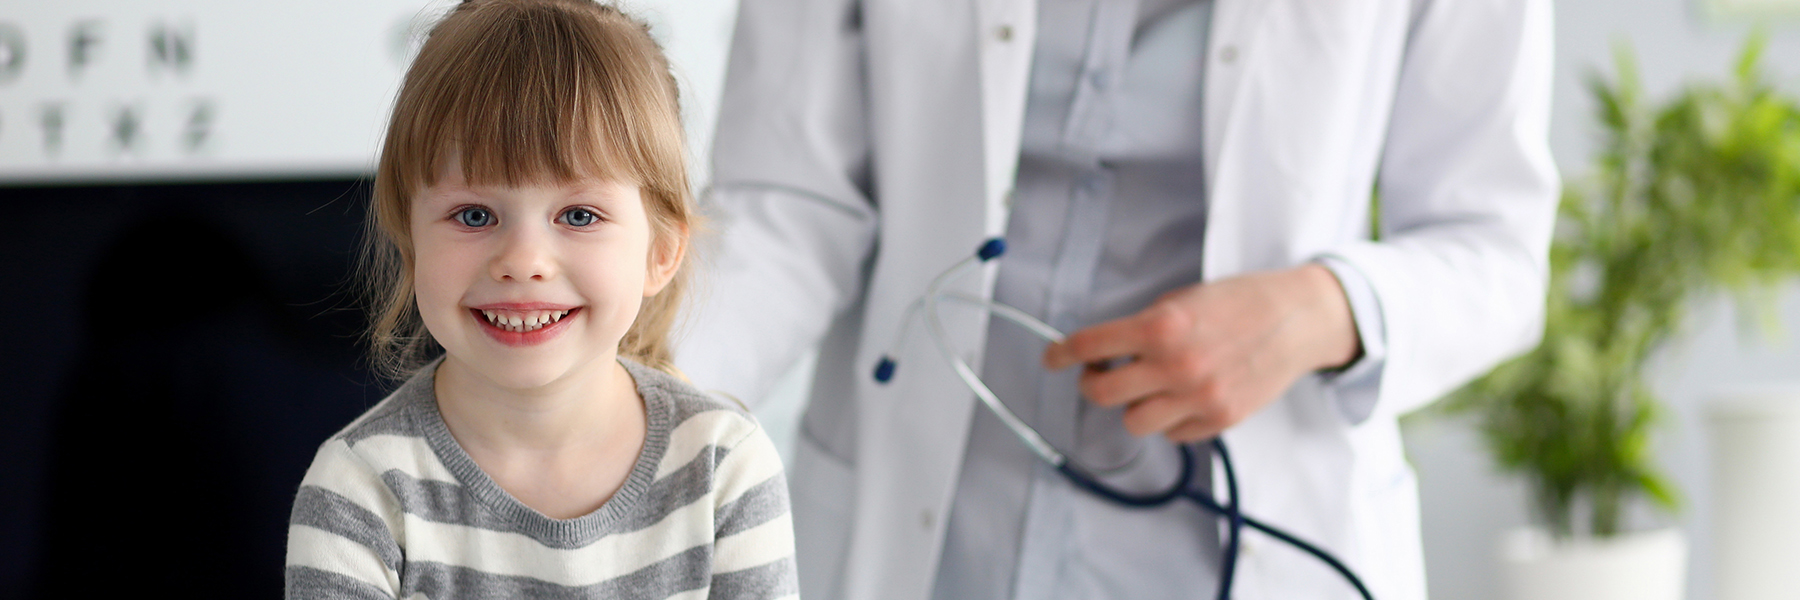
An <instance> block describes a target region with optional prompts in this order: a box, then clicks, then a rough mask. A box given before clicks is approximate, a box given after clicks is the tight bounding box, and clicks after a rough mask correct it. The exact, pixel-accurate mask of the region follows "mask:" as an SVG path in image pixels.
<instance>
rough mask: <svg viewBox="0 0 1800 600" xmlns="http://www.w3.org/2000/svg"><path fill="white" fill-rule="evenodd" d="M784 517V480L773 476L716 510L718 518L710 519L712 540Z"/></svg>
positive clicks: (786, 500)
mask: <svg viewBox="0 0 1800 600" xmlns="http://www.w3.org/2000/svg"><path fill="white" fill-rule="evenodd" d="M785 514H788V497H787V479H786V478H784V477H782V476H780V475H776V476H774V477H770V478H769V480H768V481H764V482H762V483H759V484H756V486H754V487H751V488H750V489H749V490H745V491H744V495H742V496H739V497H738V499H736V500H732V501H731V502H729V503H727V504H726V505H725V506H721V507H719V514H718V515H717V516H714V517H713V521H715V524H714V527H715V528H716V529H715V533H714V534H713V537H714V538H715V539H716V538H722V537H725V536H728V535H733V534H736V533H739V532H742V531H744V530H746V529H750V528H752V527H756V526H757V525H761V524H763V523H767V522H769V520H770V519H774V518H777V517H780V516H782V515H785Z"/></svg>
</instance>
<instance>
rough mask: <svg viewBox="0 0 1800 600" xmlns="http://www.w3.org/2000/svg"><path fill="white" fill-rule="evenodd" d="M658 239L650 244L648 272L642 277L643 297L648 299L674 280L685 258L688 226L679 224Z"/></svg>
mask: <svg viewBox="0 0 1800 600" xmlns="http://www.w3.org/2000/svg"><path fill="white" fill-rule="evenodd" d="M657 237H659V238H660V239H657V240H655V241H654V242H652V243H651V244H650V265H649V272H648V273H645V276H644V297H645V298H649V297H651V296H655V295H656V294H657V293H659V292H661V291H662V290H663V288H664V287H667V286H668V285H669V281H670V280H673V279H675V272H676V271H679V270H681V261H682V260H684V259H686V258H687V249H688V226H687V223H681V224H678V225H676V226H675V231H673V232H670V234H669V235H663V236H657Z"/></svg>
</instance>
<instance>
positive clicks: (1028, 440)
mask: <svg viewBox="0 0 1800 600" xmlns="http://www.w3.org/2000/svg"><path fill="white" fill-rule="evenodd" d="M1005 252H1006V240H1004V239H1002V238H993V239H989V240H987V241H986V242H984V243H982V244H981V247H980V248H977V249H976V250H975V255H974V256H971V257H968V258H965V259H963V260H962V261H960V262H958V263H956V264H955V265H954V266H951V267H950V268H949V269H948V270H945V271H944V272H943V274H941V275H938V276H937V278H936V279H933V280H931V285H930V286H928V287H926V288H925V295H923V296H920V297H919V298H918V299H917V300H914V301H913V303H912V304H911V305H909V306H907V308H906V314H905V316H904V317H903V318H902V319H901V320H900V332H899V334H898V335H896V336H895V340H894V345H893V346H892V347H891V349H890V351H889V352H888V353H886V354H883V355H882V356H881V361H880V362H879V363H876V365H875V381H876V382H877V383H881V384H886V383H887V382H889V381H892V380H893V378H894V369H895V367H897V366H898V365H897V363H896V362H895V361H894V358H893V357H894V356H895V355H896V354H897V351H898V350H899V349H901V348H903V347H904V346H905V344H906V333H907V331H908V330H910V327H909V325H910V324H911V323H912V321H913V319H915V318H917V317H919V316H920V315H921V314H923V315H924V318H925V325H926V328H927V331H928V332H929V333H930V335H931V339H932V341H933V342H935V343H936V345H937V349H938V353H939V354H940V355H942V356H943V358H944V360H945V361H948V362H949V363H950V367H951V368H952V369H953V370H955V371H956V376H957V377H958V378H960V379H962V382H963V384H964V385H967V386H968V387H969V390H970V391H973V392H975V397H976V398H979V399H980V400H981V404H982V405H983V406H986V407H987V409H988V410H989V411H992V412H993V413H994V416H996V417H999V419H1000V422H1001V423H1003V424H1005V425H1006V428H1007V429H1009V430H1011V431H1012V433H1013V435H1015V436H1017V437H1018V438H1019V441H1020V442H1023V443H1024V444H1025V446H1026V447H1027V448H1030V449H1031V452H1032V453H1033V454H1036V455H1037V456H1038V458H1041V459H1043V461H1044V462H1045V463H1048V464H1049V465H1050V466H1051V467H1054V468H1055V469H1056V472H1058V473H1062V475H1063V477H1067V478H1068V479H1069V481H1070V482H1071V483H1074V484H1075V486H1076V487H1079V488H1081V489H1084V490H1087V491H1088V492H1090V493H1092V494H1094V495H1096V496H1099V497H1101V498H1105V499H1106V500H1108V501H1111V502H1114V503H1117V504H1120V505H1123V506H1130V507H1138V508H1150V507H1157V506H1163V505H1165V504H1168V503H1170V502H1174V501H1175V500H1176V499H1180V498H1186V499H1188V500H1190V501H1192V502H1193V503H1195V504H1198V505H1200V506H1201V507H1202V508H1205V509H1206V510H1207V511H1210V512H1212V513H1213V514H1216V515H1219V516H1221V517H1224V518H1225V519H1226V520H1227V521H1228V522H1229V523H1230V526H1229V527H1228V528H1227V530H1226V536H1225V543H1224V547H1223V550H1224V558H1223V561H1222V564H1221V565H1220V567H1219V595H1218V598H1219V600H1226V599H1227V598H1230V597H1231V583H1232V578H1233V577H1234V576H1235V575H1236V574H1237V556H1238V540H1239V538H1240V537H1241V536H1242V533H1243V529H1244V527H1250V528H1251V529H1255V530H1257V531H1261V532H1263V533H1265V534H1268V535H1269V536H1271V537H1274V538H1275V539H1278V540H1281V541H1283V542H1286V543H1287V544H1288V545H1291V546H1293V547H1295V548H1299V549H1300V550H1302V551H1304V552H1306V553H1307V554H1311V555H1312V556H1313V557H1314V558H1317V559H1319V560H1320V561H1321V562H1324V563H1325V564H1327V565H1330V566H1331V568H1332V569H1333V570H1335V571H1337V573H1338V574H1339V575H1341V576H1343V578H1344V580H1345V581H1348V582H1350V585H1351V586H1354V587H1355V588H1356V591H1357V593H1360V594H1362V597H1363V598H1364V600H1374V596H1373V595H1371V594H1370V593H1369V589H1368V588H1367V587H1365V586H1363V582H1362V580H1361V579H1358V578H1357V577H1356V574H1355V573H1353V572H1351V571H1350V568H1349V567H1347V566H1345V565H1344V563H1343V561H1340V560H1338V559H1337V557H1334V556H1332V555H1331V553H1329V552H1326V551H1325V550H1323V549H1321V548H1319V547H1318V546H1315V545H1313V544H1311V543H1308V542H1306V541H1304V540H1301V539H1300V538H1298V537H1295V536H1294V535H1293V534H1290V533H1288V532H1286V531H1282V530H1281V529H1279V528H1277V527H1275V526H1273V525H1269V524H1267V523H1264V522H1262V521H1259V520H1257V519H1255V518H1252V517H1250V516H1248V515H1245V514H1244V513H1243V512H1242V511H1241V510H1239V508H1238V489H1237V474H1236V473H1235V472H1234V471H1233V469H1232V465H1231V453H1230V452H1228V451H1227V450H1226V449H1225V442H1224V441H1223V440H1221V439H1220V438H1213V440H1212V442H1211V443H1212V449H1213V452H1215V453H1217V454H1218V455H1219V464H1220V465H1222V466H1223V467H1224V472H1225V491H1226V501H1225V503H1224V504H1220V503H1219V502H1218V501H1217V500H1215V499H1213V497H1212V495H1211V494H1210V493H1208V492H1201V491H1198V490H1192V489H1189V485H1190V484H1192V483H1193V480H1194V465H1195V460H1196V458H1195V456H1194V449H1193V448H1192V447H1191V446H1189V445H1186V444H1179V445H1177V446H1176V448H1177V449H1178V450H1179V452H1180V456H1181V475H1180V476H1178V477H1177V478H1176V480H1175V483H1174V484H1173V485H1170V486H1169V487H1168V488H1166V489H1163V490H1162V491H1157V492H1150V493H1147V494H1138V493H1132V492H1127V491H1123V490H1119V489H1115V488H1113V487H1112V486H1109V485H1107V484H1104V483H1101V482H1100V480H1099V479H1098V478H1096V477H1095V474H1106V473H1110V472H1114V471H1118V470H1120V469H1123V468H1124V467H1125V466H1129V465H1130V464H1131V463H1132V462H1134V461H1135V460H1136V457H1137V455H1133V456H1132V457H1131V458H1130V459H1127V460H1126V462H1125V463H1123V464H1121V465H1118V466H1111V467H1106V468H1100V469H1094V468H1086V467H1083V466H1082V465H1078V464H1076V463H1075V461H1074V460H1072V459H1070V458H1069V457H1068V455H1066V454H1063V453H1062V452H1061V451H1058V450H1057V449H1056V447H1055V446H1052V445H1050V442H1048V441H1046V440H1045V439H1044V436H1042V435H1039V434H1038V432H1037V430H1036V429H1032V427H1031V426H1030V425H1026V424H1025V421H1023V420H1020V419H1019V417H1018V415H1015V414H1013V411H1012V410H1011V409H1009V408H1007V407H1006V405H1005V404H1002V403H1001V402H1000V398H999V397H998V396H995V395H994V391H993V390H992V389H989V388H988V386H987V384H986V383H983V382H982V381H981V377H980V376H979V375H977V374H976V373H975V369H973V368H971V367H970V366H969V363H968V362H966V361H964V360H963V359H962V357H961V356H960V355H959V354H957V352H956V351H955V350H954V349H952V348H951V347H950V341H949V340H950V336H949V334H948V333H946V332H945V330H944V323H943V320H942V319H941V318H940V317H939V316H938V306H939V304H940V303H941V302H943V301H945V300H948V301H951V302H954V303H957V304H962V305H965V306H969V307H973V308H976V309H979V310H984V311H987V312H988V313H990V314H992V315H994V316H997V317H1000V318H1002V319H1005V320H1007V321H1010V322H1012V323H1015V324H1017V325H1019V326H1020V327H1023V328H1025V329H1026V330H1027V331H1030V332H1031V333H1033V334H1036V335H1037V336H1038V337H1041V338H1043V339H1045V340H1047V341H1050V342H1061V341H1062V340H1063V333H1062V332H1061V331H1057V330H1056V328H1055V327H1051V326H1050V325H1049V324H1046V323H1044V322H1043V321H1040V320H1038V319H1037V318H1036V317H1033V316H1031V315H1029V314H1026V313H1025V312H1024V311H1021V310H1019V309H1017V308H1014V307H1012V306H1008V305H1006V304H1001V303H998V302H994V301H991V300H987V299H984V298H980V297H976V296H972V295H969V294H964V293H960V292H949V291H944V286H945V285H947V284H949V283H950V282H951V281H954V280H955V279H956V278H958V277H961V276H962V275H964V274H966V273H968V272H970V271H973V270H975V268H976V267H977V266H979V265H981V264H982V263H985V262H988V261H990V260H993V259H995V258H997V257H999V256H1000V255H1001V254H1004V253H1005ZM1139 454H1141V451H1140V452H1139Z"/></svg>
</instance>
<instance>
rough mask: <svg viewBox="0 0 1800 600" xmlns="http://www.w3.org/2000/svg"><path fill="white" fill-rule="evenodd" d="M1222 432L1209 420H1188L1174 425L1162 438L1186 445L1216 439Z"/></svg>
mask: <svg viewBox="0 0 1800 600" xmlns="http://www.w3.org/2000/svg"><path fill="white" fill-rule="evenodd" d="M1223 431H1224V429H1221V428H1220V427H1219V426H1218V424H1217V423H1214V422H1213V421H1211V420H1207V419H1188V420H1186V421H1182V422H1180V423H1177V424H1175V426H1174V427H1170V428H1169V430H1168V431H1164V432H1163V437H1165V438H1168V439H1169V441H1171V442H1175V443H1178V444H1186V443H1190V442H1198V441H1200V440H1207V439H1212V438H1215V437H1218V436H1219V434H1220V433H1221V432H1223Z"/></svg>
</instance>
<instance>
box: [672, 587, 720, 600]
mask: <svg viewBox="0 0 1800 600" xmlns="http://www.w3.org/2000/svg"><path fill="white" fill-rule="evenodd" d="M711 594H712V586H710V585H709V586H706V587H702V588H699V589H693V590H688V591H685V592H675V593H674V594H671V595H670V596H669V597H667V598H664V599H663V600H703V599H704V598H706V597H708V596H709V595H711Z"/></svg>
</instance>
